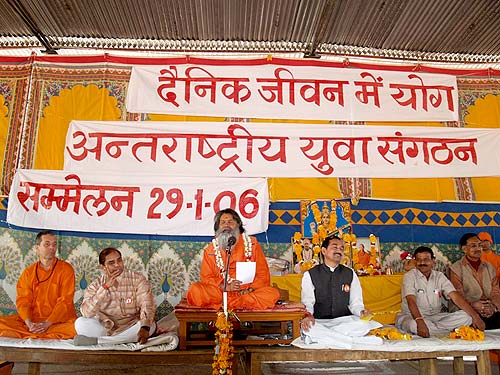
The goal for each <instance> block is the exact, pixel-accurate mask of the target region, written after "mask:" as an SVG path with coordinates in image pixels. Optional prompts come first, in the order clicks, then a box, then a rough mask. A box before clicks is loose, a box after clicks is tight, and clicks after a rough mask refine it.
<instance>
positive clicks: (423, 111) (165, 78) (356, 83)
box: [126, 60, 459, 121]
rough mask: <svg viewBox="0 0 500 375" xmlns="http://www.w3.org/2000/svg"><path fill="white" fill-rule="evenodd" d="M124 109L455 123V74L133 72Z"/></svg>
mask: <svg viewBox="0 0 500 375" xmlns="http://www.w3.org/2000/svg"><path fill="white" fill-rule="evenodd" d="M126 106H127V111H129V112H135V113H168V114H183V115H200V116H222V117H228V116H230V117H239V118H241V117H243V118H273V119H275V118H282V119H285V118H286V119H323V120H345V121H457V120H458V110H459V108H458V91H457V82H456V77H455V76H449V75H444V74H429V73H419V72H397V71H386V70H368V69H352V68H350V69H347V68H332V67H328V66H299V65H292V64H290V65H286V64H275V63H273V62H269V63H268V64H266V65H245V62H244V61H239V62H237V63H234V62H233V63H231V62H228V61H224V60H220V61H219V62H217V61H215V62H213V65H202V64H199V65H195V64H177V65H175V64H168V66H134V67H133V68H132V75H131V77H130V82H129V87H128V92H127V99H126Z"/></svg>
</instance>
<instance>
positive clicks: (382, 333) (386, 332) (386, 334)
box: [368, 327, 411, 340]
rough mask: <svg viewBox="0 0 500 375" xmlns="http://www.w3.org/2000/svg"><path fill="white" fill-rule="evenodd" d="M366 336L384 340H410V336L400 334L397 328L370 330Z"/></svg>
mask: <svg viewBox="0 0 500 375" xmlns="http://www.w3.org/2000/svg"><path fill="white" fill-rule="evenodd" d="M368 334H369V335H372V336H377V337H380V338H382V339H384V340H411V335H410V334H407V333H402V332H400V331H398V329H397V328H392V327H386V328H376V329H372V330H371V331H370V332H368Z"/></svg>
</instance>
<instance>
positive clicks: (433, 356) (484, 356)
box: [246, 347, 491, 375]
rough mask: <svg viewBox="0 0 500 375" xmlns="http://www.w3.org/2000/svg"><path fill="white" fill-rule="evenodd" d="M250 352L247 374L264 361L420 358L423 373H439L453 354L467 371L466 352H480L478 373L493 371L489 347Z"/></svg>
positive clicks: (457, 368)
mask: <svg viewBox="0 0 500 375" xmlns="http://www.w3.org/2000/svg"><path fill="white" fill-rule="evenodd" d="M246 352H247V369H248V371H247V374H250V375H259V374H261V371H262V370H261V366H262V363H263V362H287V361H292V362H296V361H306V362H307V361H311V362H336V361H361V360H419V374H420V375H437V363H436V361H437V358H438V357H453V358H454V360H453V373H454V374H456V375H462V374H464V363H463V357H464V356H476V357H477V361H476V369H477V374H478V375H491V365H490V357H489V351H488V350H475V351H456V350H455V351H435V352H386V351H369V350H338V349H300V348H295V347H286V348H283V347H249V348H246Z"/></svg>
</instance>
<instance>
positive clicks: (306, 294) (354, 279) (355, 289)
mask: <svg viewBox="0 0 500 375" xmlns="http://www.w3.org/2000/svg"><path fill="white" fill-rule="evenodd" d="M321 253H322V254H323V258H324V263H323V264H319V265H317V266H315V267H313V268H312V269H310V270H309V271H307V272H306V273H304V276H303V277H302V295H301V301H302V303H303V304H304V305H305V306H306V309H307V313H306V316H304V318H303V319H302V321H301V328H302V333H303V336H304V342H305V343H306V344H309V343H310V344H313V343H316V344H321V345H323V346H325V347H329V348H344V349H351V348H352V346H353V345H354V344H373V345H378V344H381V343H382V340H381V339H380V338H379V337H375V336H366V334H367V333H368V332H369V331H370V330H372V329H374V328H378V327H380V326H381V324H380V323H378V322H375V321H369V320H361V319H360V317H365V316H367V315H370V314H371V313H370V311H369V310H367V309H365V306H364V304H363V293H362V290H361V284H360V282H359V279H358V276H357V275H356V273H355V272H354V271H353V270H352V269H351V268H348V267H345V266H343V265H342V264H340V263H341V261H342V258H343V256H344V241H343V240H342V239H340V238H339V237H337V236H331V237H328V238H326V239H325V240H324V241H323V243H322V245H321Z"/></svg>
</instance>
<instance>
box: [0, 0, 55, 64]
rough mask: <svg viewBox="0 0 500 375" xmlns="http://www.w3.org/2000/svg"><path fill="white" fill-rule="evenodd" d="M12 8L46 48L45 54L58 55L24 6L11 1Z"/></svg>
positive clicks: (17, 0) (9, 2) (16, 0)
mask: <svg viewBox="0 0 500 375" xmlns="http://www.w3.org/2000/svg"><path fill="white" fill-rule="evenodd" d="M7 3H8V4H9V5H10V6H11V8H12V9H13V10H14V12H16V13H17V14H18V15H19V17H21V19H22V20H23V22H24V23H25V24H26V26H27V27H28V28H29V29H30V30H31V32H32V33H33V36H34V37H36V38H37V39H38V40H39V41H40V43H41V44H42V46H44V47H45V51H43V52H44V53H47V54H49V55H57V49H55V48H54V47H52V45H51V44H50V41H49V40H48V39H47V37H46V36H45V35H44V34H43V33H42V32H41V31H40V29H39V28H38V26H37V24H36V22H35V21H33V19H32V18H31V16H30V15H29V13H28V11H27V10H26V8H24V6H23V4H22V3H21V1H19V0H10V1H8V2H7Z"/></svg>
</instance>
